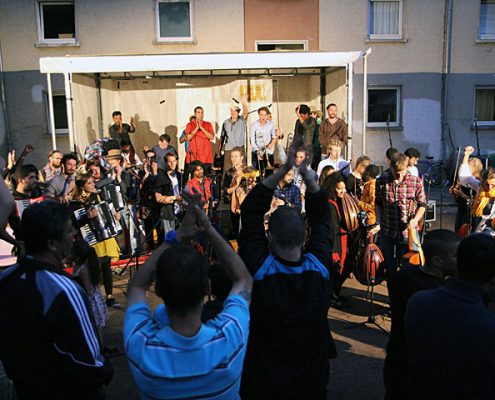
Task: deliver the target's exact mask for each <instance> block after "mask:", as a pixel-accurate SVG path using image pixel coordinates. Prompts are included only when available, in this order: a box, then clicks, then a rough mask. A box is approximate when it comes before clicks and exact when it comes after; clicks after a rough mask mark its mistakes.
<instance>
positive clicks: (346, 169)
mask: <svg viewBox="0 0 495 400" xmlns="http://www.w3.org/2000/svg"><path fill="white" fill-rule="evenodd" d="M341 152H342V142H341V141H340V140H339V139H335V138H334V139H332V140H330V143H329V144H328V154H329V156H328V158H326V159H325V160H322V161H320V163H319V164H318V171H316V172H317V173H318V177H319V176H320V174H321V171H322V170H323V168H325V167H326V166H327V165H331V166H332V167H333V168H334V169H335V171H339V170H342V173H343V174H344V175H346V176H347V175H349V174H350V172H351V166H350V163H349V161H347V160H344V159H343V158H342V157H341V156H340V154H341Z"/></svg>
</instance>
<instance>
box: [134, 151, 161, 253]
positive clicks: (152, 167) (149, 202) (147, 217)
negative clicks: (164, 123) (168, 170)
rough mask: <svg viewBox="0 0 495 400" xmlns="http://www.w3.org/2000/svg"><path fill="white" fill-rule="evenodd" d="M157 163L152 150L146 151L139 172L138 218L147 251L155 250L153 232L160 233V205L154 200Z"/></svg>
mask: <svg viewBox="0 0 495 400" xmlns="http://www.w3.org/2000/svg"><path fill="white" fill-rule="evenodd" d="M158 171H159V168H158V163H157V161H156V154H155V152H154V151H153V150H147V151H146V153H145V159H144V168H143V170H142V171H141V190H140V191H141V204H140V206H141V209H140V210H139V211H140V216H141V220H142V221H143V225H144V232H145V236H146V243H147V245H148V249H149V250H153V249H154V248H155V239H154V234H153V231H154V230H155V228H156V229H157V232H160V231H161V229H160V227H159V225H160V211H159V208H160V205H159V204H158V203H157V202H156V200H155V185H156V179H157V175H158Z"/></svg>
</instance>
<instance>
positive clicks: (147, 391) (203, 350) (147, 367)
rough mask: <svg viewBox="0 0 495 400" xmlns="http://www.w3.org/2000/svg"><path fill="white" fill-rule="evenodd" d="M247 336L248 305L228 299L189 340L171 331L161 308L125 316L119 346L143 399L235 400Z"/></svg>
mask: <svg viewBox="0 0 495 400" xmlns="http://www.w3.org/2000/svg"><path fill="white" fill-rule="evenodd" d="M248 333H249V305H248V303H247V302H246V300H244V299H243V298H242V297H241V296H238V295H231V296H229V297H228V298H227V300H225V303H224V308H223V311H222V313H220V314H219V315H218V316H217V317H216V318H214V319H213V320H210V321H208V322H207V323H206V324H204V325H202V326H201V328H200V330H199V332H198V333H197V334H196V335H195V336H194V337H184V336H182V335H179V334H178V333H176V332H174V331H173V330H172V328H171V327H170V325H169V320H168V316H167V312H166V308H165V306H164V305H161V306H159V307H158V308H157V309H156V310H155V313H154V315H152V314H151V310H150V308H149V306H148V305H147V304H146V303H137V304H134V305H132V306H131V307H130V308H129V309H128V310H127V312H126V317H125V322H124V342H125V348H126V352H127V356H128V360H129V364H130V367H131V371H132V374H133V375H134V379H135V381H136V384H137V386H138V388H139V391H140V393H141V397H142V398H143V399H191V398H194V399H215V400H216V399H238V398H239V385H240V381H241V372H242V365H243V362H244V356H245V353H246V344H247V339H248Z"/></svg>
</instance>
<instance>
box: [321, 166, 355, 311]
mask: <svg viewBox="0 0 495 400" xmlns="http://www.w3.org/2000/svg"><path fill="white" fill-rule="evenodd" d="M345 179H346V178H345V176H344V175H343V174H342V173H340V172H336V173H334V174H332V175H330V176H328V177H327V178H326V179H325V181H324V183H323V189H325V190H326V191H327V193H328V204H329V206H328V207H329V210H330V216H329V224H330V232H329V239H330V243H331V244H332V250H331V256H332V261H333V269H332V272H333V275H332V297H331V306H332V307H335V308H340V307H343V305H344V304H343V299H342V297H341V296H340V291H341V289H342V285H343V284H344V282H345V280H346V279H347V278H348V277H349V275H350V274H351V272H352V269H353V261H352V255H350V254H349V242H350V232H348V231H347V228H346V226H345V223H344V211H343V208H342V197H343V196H344V193H345V192H346V188H345V186H346V185H345Z"/></svg>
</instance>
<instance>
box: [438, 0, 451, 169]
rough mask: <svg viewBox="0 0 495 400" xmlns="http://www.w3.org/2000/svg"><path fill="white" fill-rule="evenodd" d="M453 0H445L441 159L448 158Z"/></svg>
mask: <svg viewBox="0 0 495 400" xmlns="http://www.w3.org/2000/svg"><path fill="white" fill-rule="evenodd" d="M453 10H454V0H445V17H444V36H443V65H442V108H441V109H442V111H441V112H442V138H441V144H442V160H443V161H444V162H445V160H446V159H447V158H448V154H447V143H448V135H449V104H448V101H449V83H450V74H451V70H452V66H451V60H452V20H453Z"/></svg>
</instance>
